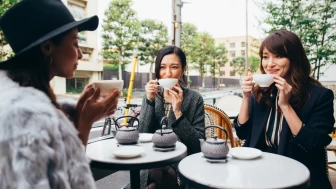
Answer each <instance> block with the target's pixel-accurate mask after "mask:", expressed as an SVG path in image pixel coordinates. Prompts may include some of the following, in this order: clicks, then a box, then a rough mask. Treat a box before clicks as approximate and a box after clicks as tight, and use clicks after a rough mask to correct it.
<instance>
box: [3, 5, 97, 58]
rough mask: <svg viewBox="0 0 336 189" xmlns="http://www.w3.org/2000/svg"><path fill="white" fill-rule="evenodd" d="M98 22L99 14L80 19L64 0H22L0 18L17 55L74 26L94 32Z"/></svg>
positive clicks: (79, 29)
mask: <svg viewBox="0 0 336 189" xmlns="http://www.w3.org/2000/svg"><path fill="white" fill-rule="evenodd" d="M98 23H99V19H98V17H97V16H92V17H89V18H86V19H83V20H79V21H76V20H75V19H74V17H73V16H72V14H71V13H70V11H69V10H68V8H67V7H66V6H65V5H64V4H63V2H62V1H61V0H21V1H20V2H18V3H17V4H15V5H14V6H13V7H11V8H10V9H9V10H8V11H7V12H5V14H4V15H3V16H2V17H0V30H2V31H3V33H4V36H5V39H6V41H7V42H8V44H9V45H10V47H11V48H12V50H13V51H14V53H15V56H14V58H15V57H18V56H20V55H21V54H23V53H25V52H27V51H29V50H30V49H32V48H33V47H36V46H37V45H39V44H40V43H42V42H44V41H46V40H48V39H51V38H53V37H55V36H57V35H59V34H61V33H64V32H66V31H68V30H70V29H72V28H75V27H77V28H78V32H80V31H84V30H88V31H94V30H96V29H97V27H98ZM0 63H2V62H0Z"/></svg>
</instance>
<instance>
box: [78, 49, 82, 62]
mask: <svg viewBox="0 0 336 189" xmlns="http://www.w3.org/2000/svg"><path fill="white" fill-rule="evenodd" d="M82 58H83V53H82V50H81V49H80V48H79V47H78V60H79V59H82Z"/></svg>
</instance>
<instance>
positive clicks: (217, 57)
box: [211, 44, 228, 77]
mask: <svg viewBox="0 0 336 189" xmlns="http://www.w3.org/2000/svg"><path fill="white" fill-rule="evenodd" d="M227 53H228V51H227V49H226V47H225V45H224V44H219V45H218V46H216V47H215V49H214V52H213V60H214V66H212V67H211V72H212V73H213V77H214V76H215V73H217V74H219V75H220V68H221V67H224V66H225V64H226V63H227V62H228V58H227Z"/></svg>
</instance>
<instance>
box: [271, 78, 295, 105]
mask: <svg viewBox="0 0 336 189" xmlns="http://www.w3.org/2000/svg"><path fill="white" fill-rule="evenodd" d="M273 81H274V82H275V86H276V87H277V88H278V92H279V99H278V105H279V107H280V108H281V109H283V108H286V107H288V106H290V104H289V99H290V96H291V91H292V86H290V85H289V84H288V83H287V81H286V80H285V79H284V78H282V77H280V76H277V75H274V78H273Z"/></svg>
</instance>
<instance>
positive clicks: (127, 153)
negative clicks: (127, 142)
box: [112, 146, 145, 158]
mask: <svg viewBox="0 0 336 189" xmlns="http://www.w3.org/2000/svg"><path fill="white" fill-rule="evenodd" d="M144 152H145V150H144V148H143V147H139V146H120V147H118V148H116V149H115V150H114V151H113V152H112V153H113V155H115V156H116V157H118V158H134V157H138V156H140V155H141V154H142V153H144Z"/></svg>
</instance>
